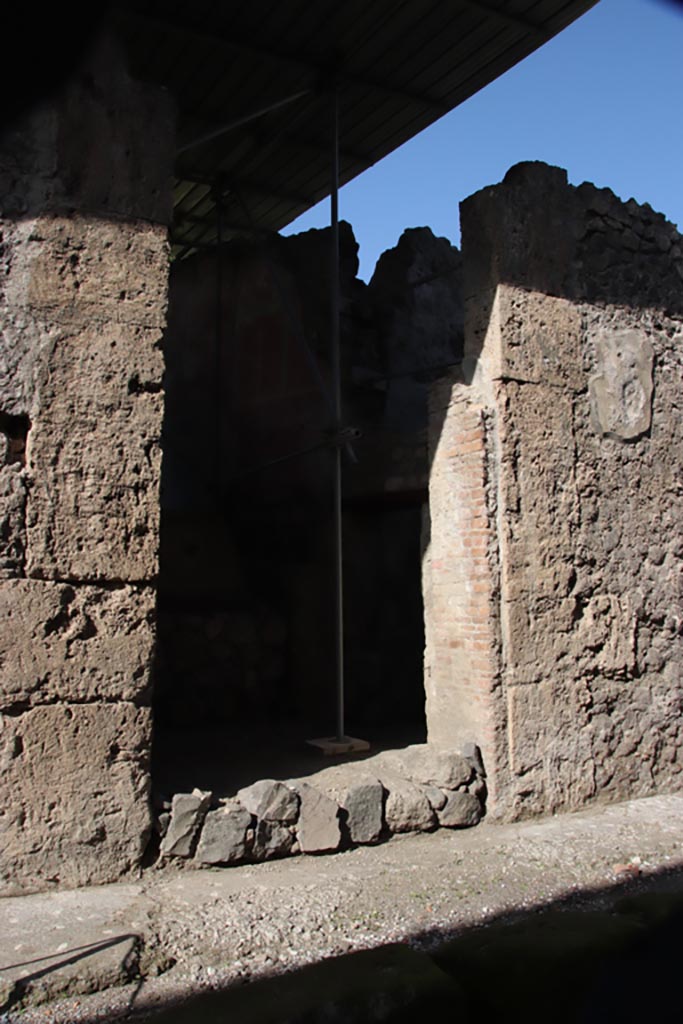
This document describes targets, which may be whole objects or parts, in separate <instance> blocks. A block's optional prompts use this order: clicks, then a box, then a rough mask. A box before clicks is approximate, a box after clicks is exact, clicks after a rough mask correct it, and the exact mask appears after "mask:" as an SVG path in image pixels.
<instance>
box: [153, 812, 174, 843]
mask: <svg viewBox="0 0 683 1024" xmlns="http://www.w3.org/2000/svg"><path fill="white" fill-rule="evenodd" d="M170 824H171V813H170V811H162V812H161V814H158V815H157V817H156V820H155V823H154V825H155V828H156V830H157V833H158V835H160V836H161V838H162V839H163V838H164V836H165V835H166V833H167V832H168V826H169V825H170Z"/></svg>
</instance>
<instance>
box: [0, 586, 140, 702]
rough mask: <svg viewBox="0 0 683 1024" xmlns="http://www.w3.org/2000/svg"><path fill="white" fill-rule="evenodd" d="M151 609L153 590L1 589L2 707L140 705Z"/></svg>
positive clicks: (88, 587) (0, 693) (119, 588)
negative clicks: (96, 702)
mask: <svg viewBox="0 0 683 1024" xmlns="http://www.w3.org/2000/svg"><path fill="white" fill-rule="evenodd" d="M155 604H156V594H155V592H154V590H153V589H152V588H151V587H135V586H119V587H106V588H105V587H97V586H80V585H77V586H72V585H71V584H66V583H49V582H45V581H43V580H28V579H18V580H6V581H4V582H2V583H0V707H5V708H6V707H10V706H12V705H15V704H26V703H35V704H47V703H50V702H52V701H54V700H66V701H77V702H80V701H93V700H113V699H117V700H137V699H140V698H141V697H142V696H143V694H144V693H145V691H146V690H147V689H148V687H149V679H150V662H151V658H152V652H153V647H154V613H155Z"/></svg>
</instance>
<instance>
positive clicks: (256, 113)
mask: <svg viewBox="0 0 683 1024" xmlns="http://www.w3.org/2000/svg"><path fill="white" fill-rule="evenodd" d="M310 92H311V90H310V89H300V90H299V91H298V92H295V93H293V94H292V95H291V96H285V98H284V99H282V100H276V102H275V103H269V104H268V106H266V107H259V108H258V110H252V111H250V112H249V113H248V114H244V115H243V116H242V117H238V118H235V120H234V121H228V123H227V124H222V125H220V126H219V127H217V128H212V129H211V131H209V132H206V134H204V135H200V136H199V137H198V138H196V139H192V141H191V142H186V143H185V144H184V145H183V146H179V147H178V149H177V150H176V155H177V156H179V155H180V154H181V153H187V152H188V150H190V149H194V148H195V146H201V145H203V143H205V142H211V140H212V139H218V138H220V137H221V135H227V134H228V132H231V131H232V130H233V128H239V126H240V125H242V124H248V123H249V121H254V120H256V118H257V117H263V115H264V114H269V113H270V112H271V110H279V109H280V107H285V106H287V104H289V103H293V102H294V100H298V99H301V97H302V96H308V94H309V93H310Z"/></svg>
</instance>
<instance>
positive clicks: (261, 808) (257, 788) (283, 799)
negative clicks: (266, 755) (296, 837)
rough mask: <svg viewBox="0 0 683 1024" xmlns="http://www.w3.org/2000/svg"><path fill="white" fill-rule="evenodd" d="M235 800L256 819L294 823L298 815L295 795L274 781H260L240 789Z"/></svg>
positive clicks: (286, 787) (297, 803)
mask: <svg viewBox="0 0 683 1024" xmlns="http://www.w3.org/2000/svg"><path fill="white" fill-rule="evenodd" d="M237 799H238V800H239V802H240V803H241V804H242V806H243V807H246V809H247V810H248V811H249V813H250V814H253V815H254V817H256V818H262V819H265V820H266V821H286V822H295V821H296V819H297V815H298V813H299V797H298V796H297V794H296V793H295V792H294V791H293V790H291V789H289V787H288V786H285V785H284V784H283V783H282V782H276V781H275V779H261V780H260V781H259V782H254V783H253V785H251V786H246V787H245V788H244V789H240V790H239V792H238V794H237Z"/></svg>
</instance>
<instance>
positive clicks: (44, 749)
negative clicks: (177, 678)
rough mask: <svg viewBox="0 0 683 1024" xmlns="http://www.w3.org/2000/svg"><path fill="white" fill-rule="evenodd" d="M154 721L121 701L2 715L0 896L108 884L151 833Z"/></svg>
mask: <svg viewBox="0 0 683 1024" xmlns="http://www.w3.org/2000/svg"><path fill="white" fill-rule="evenodd" d="M150 742H151V714H150V711H149V709H148V708H138V707H135V706H134V705H132V704H128V703H118V704H113V703H104V704H99V703H98V704H74V705H67V704H61V705H49V706H46V707H38V708H33V709H32V710H30V711H26V712H24V713H23V714H17V715H11V716H10V715H4V716H2V715H0V791H1V792H2V793H3V794H4V796H3V803H2V807H1V808H0V834H1V835H2V842H1V843H0V892H2V893H4V894H7V895H10V894H16V893H19V892H21V891H27V892H31V891H37V890H41V889H45V888H48V887H49V886H51V885H57V884H59V885H62V886H65V887H75V886H79V885H85V884H86V883H87V884H96V883H100V882H109V881H112V880H114V879H115V878H118V877H119V876H120V875H122V874H123V873H124V872H126V871H128V870H130V869H132V868H135V867H137V866H138V865H139V863H140V859H141V857H142V854H143V851H144V849H145V846H146V844H147V840H148V837H149V833H150V828H151V818H150V810H149V800H148V793H149V749H150Z"/></svg>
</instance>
